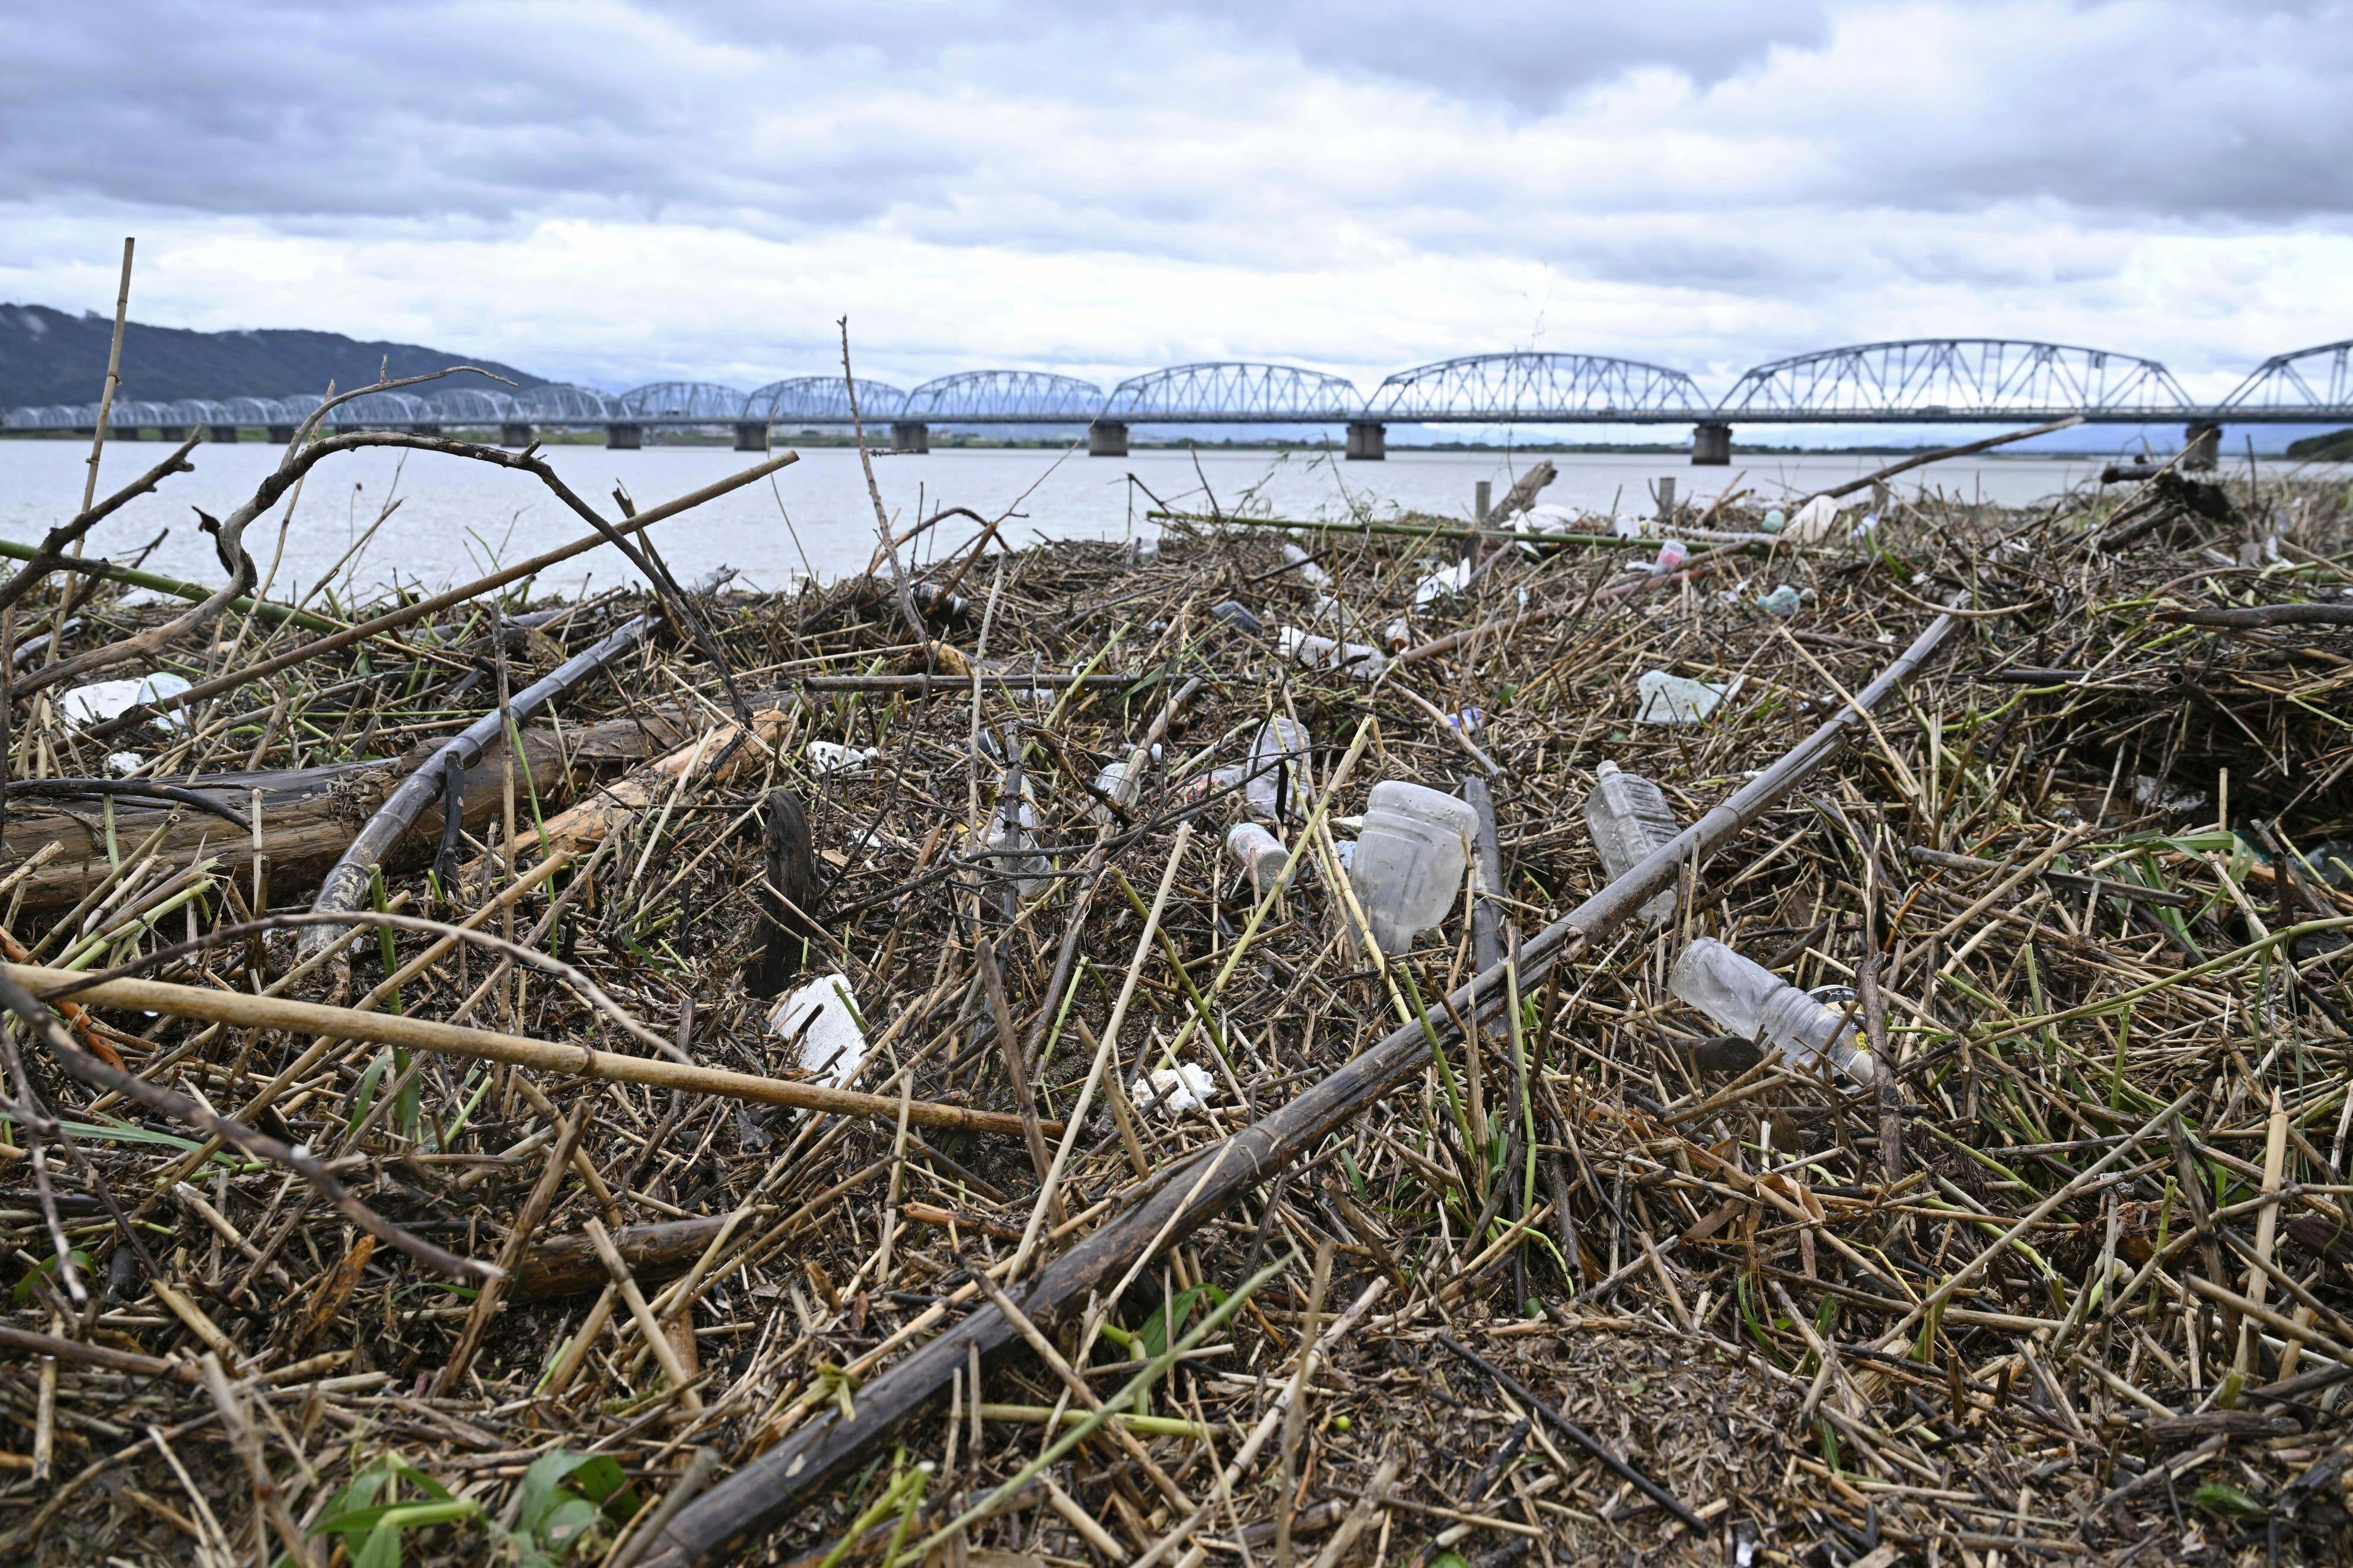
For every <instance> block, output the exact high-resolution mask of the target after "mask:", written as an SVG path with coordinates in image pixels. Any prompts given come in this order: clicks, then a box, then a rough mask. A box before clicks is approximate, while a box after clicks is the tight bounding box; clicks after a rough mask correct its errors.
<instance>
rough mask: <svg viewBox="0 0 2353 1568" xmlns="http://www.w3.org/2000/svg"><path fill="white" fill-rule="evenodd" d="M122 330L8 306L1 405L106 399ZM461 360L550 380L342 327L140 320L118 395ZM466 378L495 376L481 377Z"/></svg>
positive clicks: (330, 378) (317, 391)
mask: <svg viewBox="0 0 2353 1568" xmlns="http://www.w3.org/2000/svg"><path fill="white" fill-rule="evenodd" d="M113 338H114V322H113V320H112V319H111V317H106V316H101V315H99V314H98V313H97V312H96V311H84V312H83V313H82V314H80V315H79V316H69V315H68V314H66V313H65V312H64V311H63V310H50V309H49V308H48V307H47V306H46V305H14V304H0V409H7V408H18V407H23V406H25V405H31V404H56V403H95V402H97V401H98V398H99V395H100V392H101V391H103V390H104V388H105V384H106V358H107V353H108V350H109V348H110V347H111V344H112V342H113ZM453 364H475V365H480V367H481V368H482V369H484V370H487V371H491V372H492V373H493V374H499V375H503V376H505V377H506V378H507V379H508V380H510V381H512V382H513V383H514V384H515V388H516V389H518V390H519V389H522V388H524V387H532V386H539V385H542V384H543V378H541V377H539V376H535V375H533V374H529V373H528V372H524V371H520V370H517V369H515V368H514V367H513V366H512V365H503V364H500V363H497V362H496V361H493V360H485V359H473V358H470V357H469V356H467V355H465V354H461V353H451V352H449V351H448V350H446V349H435V348H426V347H424V346H422V345H420V344H417V343H385V342H360V341H359V340H358V339H356V338H347V337H345V336H343V334H342V333H341V332H308V331H292V330H286V329H276V328H271V329H248V330H246V331H228V332H198V331H189V330H187V329H186V328H184V327H151V326H149V325H147V324H146V323H145V322H143V321H132V322H128V323H126V324H125V325H124V327H123V331H122V386H121V390H120V391H119V392H117V393H116V396H118V397H125V398H139V399H142V400H148V401H153V402H156V403H171V402H175V401H177V400H178V399H180V398H183V397H209V398H225V397H287V396H291V395H294V394H297V393H305V392H307V393H310V394H312V395H322V394H324V393H325V392H326V390H327V384H328V383H330V382H332V383H333V384H335V385H336V386H337V387H338V388H341V389H343V390H346V391H348V390H349V389H350V388H352V387H354V386H364V385H366V384H369V383H370V382H373V381H375V379H376V375H377V373H378V371H379V369H381V370H382V371H383V372H384V373H385V374H389V375H391V376H392V377H394V378H395V379H397V378H399V377H401V376H404V375H420V374H424V373H425V372H427V371H435V370H447V369H448V367H449V366H451V365H453ZM459 383H461V384H463V383H471V384H474V385H476V386H485V385H487V383H485V382H483V381H482V380H481V379H480V377H477V376H462V377H459ZM501 390H504V389H501Z"/></svg>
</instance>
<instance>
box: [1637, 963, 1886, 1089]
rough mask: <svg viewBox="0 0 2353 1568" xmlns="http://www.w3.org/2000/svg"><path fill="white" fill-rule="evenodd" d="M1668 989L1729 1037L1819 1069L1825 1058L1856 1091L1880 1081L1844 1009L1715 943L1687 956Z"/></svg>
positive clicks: (1670, 976) (1806, 1066)
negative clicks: (1760, 1044)
mask: <svg viewBox="0 0 2353 1568" xmlns="http://www.w3.org/2000/svg"><path fill="white" fill-rule="evenodd" d="M1667 986H1668V989H1670V990H1672V992H1673V993H1674V994H1675V995H1676V997H1677V998H1679V999H1680V1000H1682V1001H1683V1002H1685V1003H1688V1004H1689V1005H1692V1006H1694V1007H1696V1008H1698V1009H1699V1010H1700V1011H1701V1012H1703V1013H1704V1014H1706V1015H1707V1016H1709V1017H1710V1018H1712V1019H1714V1020H1715V1026H1716V1027H1718V1028H1720V1029H1722V1030H1723V1031H1724V1032H1725V1033H1726V1034H1729V1035H1740V1036H1743V1037H1746V1038H1748V1039H1752V1040H1757V1039H1761V1040H1762V1041H1763V1043H1764V1044H1765V1045H1767V1046H1768V1047H1771V1048H1772V1049H1774V1050H1776V1051H1778V1052H1779V1053H1780V1054H1781V1057H1782V1059H1783V1060H1785V1061H1788V1062H1790V1063H1792V1064H1794V1065H1795V1066H1798V1067H1800V1068H1809V1069H1811V1068H1819V1067H1820V1064H1821V1063H1822V1061H1823V1060H1824V1058H1828V1059H1829V1061H1830V1062H1831V1064H1833V1065H1834V1066H1836V1067H1837V1068H1838V1069H1839V1070H1840V1071H1841V1072H1842V1073H1844V1074H1845V1075H1846V1076H1847V1077H1848V1078H1850V1079H1853V1080H1854V1081H1855V1082H1856V1083H1862V1084H1867V1083H1871V1082H1873V1081H1874V1079H1875V1075H1876V1071H1877V1064H1876V1063H1875V1062H1874V1061H1873V1058H1872V1055H1871V1052H1870V1050H1869V1049H1868V1048H1867V1047H1864V1046H1863V1045H1862V1044H1861V1043H1860V1042H1859V1041H1858V1040H1857V1039H1856V1038H1855V1030H1854V1025H1853V1023H1852V1020H1851V1019H1850V1018H1849V1017H1848V1016H1847V1012H1846V1010H1845V1009H1844V1008H1841V1007H1832V1006H1829V1005H1825V1004H1823V1003H1822V1002H1820V1001H1818V1000H1817V999H1815V998H1814V997H1812V996H1810V995H1808V994H1806V993H1804V992H1803V991H1800V990H1799V989H1798V988H1797V987H1796V986H1794V985H1789V984H1784V983H1783V982H1781V981H1780V980H1778V979H1777V978H1775V976H1774V974H1773V972H1772V971H1771V970H1769V969H1767V968H1766V967H1765V966H1764V965H1763V964H1761V963H1757V962H1755V961H1754V960H1752V959H1747V958H1743V957H1742V956H1741V955H1740V954H1739V953H1737V952H1734V951H1733V950H1732V949H1730V948H1728V947H1726V946H1725V945H1724V943H1722V942H1718V941H1716V940H1715V938H1714V937H1702V938H1700V939H1699V940H1698V941H1697V942H1693V943H1692V944H1691V945H1690V946H1689V947H1687V948H1685V949H1683V956H1682V957H1681V958H1678V959H1677V960H1675V967H1674V972H1673V973H1671V974H1669V975H1668V976H1667Z"/></svg>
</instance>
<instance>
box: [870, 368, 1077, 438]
mask: <svg viewBox="0 0 2353 1568" xmlns="http://www.w3.org/2000/svg"><path fill="white" fill-rule="evenodd" d="M1102 412H1103V388H1101V387H1099V386H1097V385H1095V384H1093V383H1092V382H1090V381H1081V380H1080V379H1078V377H1076V376H1071V375H1056V374H1053V373H1052V372H1051V371H1043V370H967V371H962V372H959V373H958V374H955V375H944V376H941V377H939V378H938V379H937V380H935V381H927V382H925V383H923V385H921V386H919V387H916V388H915V389H914V390H913V391H912V392H910V393H908V394H907V398H906V401H905V402H904V403H903V404H902V405H900V407H899V412H898V414H897V416H896V418H897V419H898V420H900V421H902V422H905V423H914V424H930V425H1087V424H1092V423H1093V421H1094V420H1095V418H1096V416H1099V415H1100V414H1101V413H1102Z"/></svg>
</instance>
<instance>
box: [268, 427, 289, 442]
mask: <svg viewBox="0 0 2353 1568" xmlns="http://www.w3.org/2000/svg"><path fill="white" fill-rule="evenodd" d="M269 444H270V445H271V446H273V447H290V446H292V445H293V444H294V426H291V425H272V426H270V427H269Z"/></svg>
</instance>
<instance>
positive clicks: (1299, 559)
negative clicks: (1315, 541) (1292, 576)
mask: <svg viewBox="0 0 2353 1568" xmlns="http://www.w3.org/2000/svg"><path fill="white" fill-rule="evenodd" d="M1282 558H1283V560H1284V561H1286V562H1288V563H1290V564H1292V565H1293V566H1295V567H1297V568H1298V569H1299V580H1300V581H1301V582H1303V583H1304V584H1307V585H1308V586H1310V587H1313V588H1328V587H1330V586H1331V585H1332V574H1330V573H1329V572H1326V571H1324V568H1322V567H1321V566H1318V565H1317V564H1315V558H1314V556H1312V555H1310V554H1308V553H1307V552H1305V551H1304V550H1302V549H1300V548H1299V546H1297V545H1296V544H1291V543H1285V544H1284V545H1283V547H1282Z"/></svg>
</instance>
